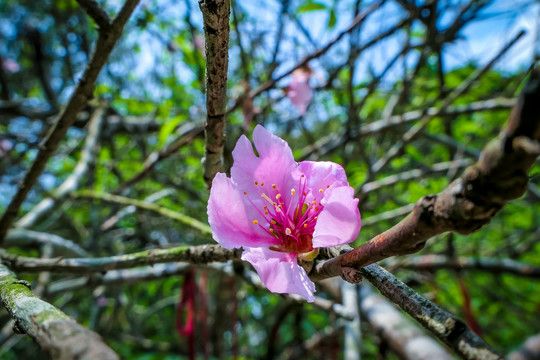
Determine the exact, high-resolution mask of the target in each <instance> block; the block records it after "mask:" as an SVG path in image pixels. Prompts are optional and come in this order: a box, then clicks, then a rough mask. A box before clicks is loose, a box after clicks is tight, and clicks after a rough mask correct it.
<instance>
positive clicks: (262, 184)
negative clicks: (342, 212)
mask: <svg viewBox="0 0 540 360" xmlns="http://www.w3.org/2000/svg"><path fill="white" fill-rule="evenodd" d="M261 186H264V183H261ZM328 187H330V186H328Z"/></svg>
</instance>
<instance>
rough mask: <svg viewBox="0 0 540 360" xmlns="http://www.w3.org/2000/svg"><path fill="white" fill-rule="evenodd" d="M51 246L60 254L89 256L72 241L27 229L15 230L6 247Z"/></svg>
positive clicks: (7, 239) (10, 233) (8, 236)
mask: <svg viewBox="0 0 540 360" xmlns="http://www.w3.org/2000/svg"><path fill="white" fill-rule="evenodd" d="M45 244H50V245H52V246H53V247H54V248H56V249H58V250H60V252H64V253H68V254H70V255H76V256H88V252H87V251H86V250H84V249H83V248H82V247H80V246H79V245H77V244H76V243H74V242H73V241H71V240H66V239H64V238H62V237H60V236H58V235H55V234H49V233H44V232H38V231H31V230H26V229H13V230H11V231H10V232H9V233H8V234H7V236H6V241H5V243H4V247H6V248H8V247H11V246H36V245H45Z"/></svg>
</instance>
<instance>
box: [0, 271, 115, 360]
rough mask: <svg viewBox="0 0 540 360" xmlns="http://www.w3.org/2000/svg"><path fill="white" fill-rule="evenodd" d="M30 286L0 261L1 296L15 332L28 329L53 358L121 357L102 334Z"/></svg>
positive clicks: (88, 359) (28, 332)
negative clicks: (71, 316)
mask: <svg viewBox="0 0 540 360" xmlns="http://www.w3.org/2000/svg"><path fill="white" fill-rule="evenodd" d="M29 286H30V285H29V284H28V283H27V282H25V281H21V280H18V279H17V278H16V277H15V274H14V273H12V272H11V271H10V270H9V269H8V268H6V267H5V266H4V265H2V264H0V300H1V301H2V305H4V307H5V308H6V310H7V311H8V313H9V314H10V316H11V317H12V318H13V320H15V325H14V327H13V330H14V331H15V332H17V333H26V334H27V335H28V336H30V337H31V338H32V339H33V340H34V341H36V342H37V343H38V344H39V345H40V346H41V348H42V349H43V350H44V351H47V352H48V353H49V354H50V356H51V357H52V358H54V359H66V360H68V359H81V360H83V359H84V360H91V359H103V360H109V359H110V360H113V359H114V360H116V359H119V357H118V355H116V354H115V353H114V351H112V350H111V349H110V348H109V347H108V346H107V345H106V344H105V343H103V341H102V340H101V338H100V337H99V335H97V334H96V333H94V332H92V331H90V330H88V329H86V328H85V327H83V326H81V325H80V324H78V323H77V322H76V321H75V320H73V319H72V318H70V317H69V316H67V315H66V314H64V313H63V312H62V311H60V310H59V309H57V308H56V307H54V306H52V305H51V304H49V303H46V302H45V301H43V300H41V299H39V298H38V297H36V296H35V295H34V294H32V292H31V291H30V288H29Z"/></svg>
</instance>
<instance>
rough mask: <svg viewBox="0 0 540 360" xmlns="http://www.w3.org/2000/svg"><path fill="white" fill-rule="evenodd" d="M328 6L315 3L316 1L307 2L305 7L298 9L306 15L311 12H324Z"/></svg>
mask: <svg viewBox="0 0 540 360" xmlns="http://www.w3.org/2000/svg"><path fill="white" fill-rule="evenodd" d="M324 9H326V6H325V5H324V4H321V3H318V2H315V1H311V0H309V1H306V2H305V3H304V5H302V6H300V7H299V8H298V13H305V12H310V11H317V10H324Z"/></svg>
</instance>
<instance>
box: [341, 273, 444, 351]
mask: <svg viewBox="0 0 540 360" xmlns="http://www.w3.org/2000/svg"><path fill="white" fill-rule="evenodd" d="M344 283H345V284H346V282H344ZM360 309H361V311H362V317H363V318H365V319H366V320H367V321H368V322H369V324H370V326H371V327H372V328H373V330H374V331H375V332H376V333H377V334H378V335H379V336H381V337H382V338H383V339H384V342H385V343H386V344H388V345H390V348H391V349H392V350H393V351H394V352H395V353H396V354H398V355H399V357H400V358H401V359H405V360H417V359H437V360H452V359H453V358H454V357H453V356H451V355H450V354H449V353H448V351H447V350H446V349H445V348H444V347H442V346H441V345H440V344H439V343H438V342H437V341H435V340H434V339H433V338H431V337H429V336H427V335H426V334H425V333H424V332H423V331H421V330H420V329H419V328H418V326H417V325H416V324H415V323H414V322H412V321H411V320H410V319H409V318H407V317H406V316H404V315H403V313H401V312H400V311H399V310H397V309H396V308H395V307H394V306H393V305H392V304H391V303H390V302H389V301H387V300H386V299H385V298H383V297H382V296H380V295H377V294H375V293H374V292H373V290H371V287H370V286H368V285H366V284H362V285H361V286H360Z"/></svg>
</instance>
